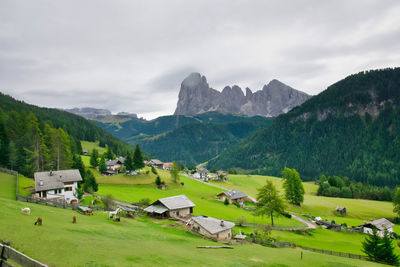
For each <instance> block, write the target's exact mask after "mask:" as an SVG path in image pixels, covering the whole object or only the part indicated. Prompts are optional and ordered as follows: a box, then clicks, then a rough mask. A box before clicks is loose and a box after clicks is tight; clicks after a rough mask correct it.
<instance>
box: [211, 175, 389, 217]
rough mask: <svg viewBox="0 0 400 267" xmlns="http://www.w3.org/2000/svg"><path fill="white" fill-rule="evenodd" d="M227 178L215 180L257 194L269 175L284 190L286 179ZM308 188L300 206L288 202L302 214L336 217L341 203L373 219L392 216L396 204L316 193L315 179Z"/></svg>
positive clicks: (351, 214) (355, 213) (355, 214)
mask: <svg viewBox="0 0 400 267" xmlns="http://www.w3.org/2000/svg"><path fill="white" fill-rule="evenodd" d="M228 179H229V180H228V181H227V182H212V183H215V184H217V185H220V186H223V187H226V188H230V189H240V190H242V191H243V192H245V193H247V194H249V195H251V196H254V197H255V196H256V195H257V189H258V188H261V187H262V186H263V185H264V184H265V181H266V180H267V179H268V180H270V181H272V182H273V183H274V185H275V186H276V187H277V188H278V190H280V192H281V194H283V188H282V185H283V181H282V179H281V178H277V177H271V176H260V175H252V176H247V175H229V177H228ZM303 185H304V189H305V195H304V203H303V204H302V206H301V207H298V206H294V205H289V204H288V205H287V209H288V210H290V211H294V212H297V213H302V214H309V215H311V216H316V217H317V216H320V217H335V212H334V211H335V209H336V207H338V206H343V207H346V209H347V216H346V217H347V218H354V219H360V220H373V219H379V218H382V217H385V218H393V217H395V214H394V213H393V205H392V203H391V202H385V201H373V200H365V199H348V198H334V197H321V196H317V195H316V193H317V189H318V186H317V185H315V184H314V183H312V182H307V183H303Z"/></svg>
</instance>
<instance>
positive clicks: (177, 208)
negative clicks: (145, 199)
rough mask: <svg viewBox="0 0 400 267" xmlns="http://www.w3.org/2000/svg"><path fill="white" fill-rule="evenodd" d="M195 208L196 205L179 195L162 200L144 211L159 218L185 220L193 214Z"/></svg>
mask: <svg viewBox="0 0 400 267" xmlns="http://www.w3.org/2000/svg"><path fill="white" fill-rule="evenodd" d="M194 206H196V205H195V204H194V203H193V202H192V201H190V199H189V198H188V197H187V196H185V195H178V196H173V197H166V198H160V199H159V200H157V201H155V202H154V203H153V204H151V205H150V206H148V207H147V208H145V209H144V211H145V212H147V213H148V214H150V215H153V216H157V217H169V218H174V217H178V218H179V217H180V218H185V217H188V216H190V214H192V213H193V207H194Z"/></svg>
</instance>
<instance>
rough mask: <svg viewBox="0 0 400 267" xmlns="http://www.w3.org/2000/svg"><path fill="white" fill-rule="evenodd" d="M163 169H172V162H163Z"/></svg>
mask: <svg viewBox="0 0 400 267" xmlns="http://www.w3.org/2000/svg"><path fill="white" fill-rule="evenodd" d="M163 169H164V170H167V171H169V170H171V169H172V162H165V163H164V164H163Z"/></svg>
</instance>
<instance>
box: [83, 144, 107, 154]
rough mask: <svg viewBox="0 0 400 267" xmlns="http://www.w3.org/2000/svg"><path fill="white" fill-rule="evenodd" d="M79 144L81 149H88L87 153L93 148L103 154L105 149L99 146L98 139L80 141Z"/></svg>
mask: <svg viewBox="0 0 400 267" xmlns="http://www.w3.org/2000/svg"><path fill="white" fill-rule="evenodd" d="M81 145H82V149H86V150H87V151H88V154H91V153H92V150H93V149H97V150H98V151H99V154H103V153H104V152H105V151H106V150H107V149H106V148H105V147H101V146H99V141H96V142H89V141H81Z"/></svg>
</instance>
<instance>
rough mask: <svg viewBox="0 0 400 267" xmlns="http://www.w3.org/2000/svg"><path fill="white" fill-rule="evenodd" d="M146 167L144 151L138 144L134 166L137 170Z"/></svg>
mask: <svg viewBox="0 0 400 267" xmlns="http://www.w3.org/2000/svg"><path fill="white" fill-rule="evenodd" d="M143 167H144V162H143V156H142V152H141V151H140V147H139V145H138V144H137V145H136V148H135V152H134V153H133V168H134V169H135V170H139V169H141V168H143Z"/></svg>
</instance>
